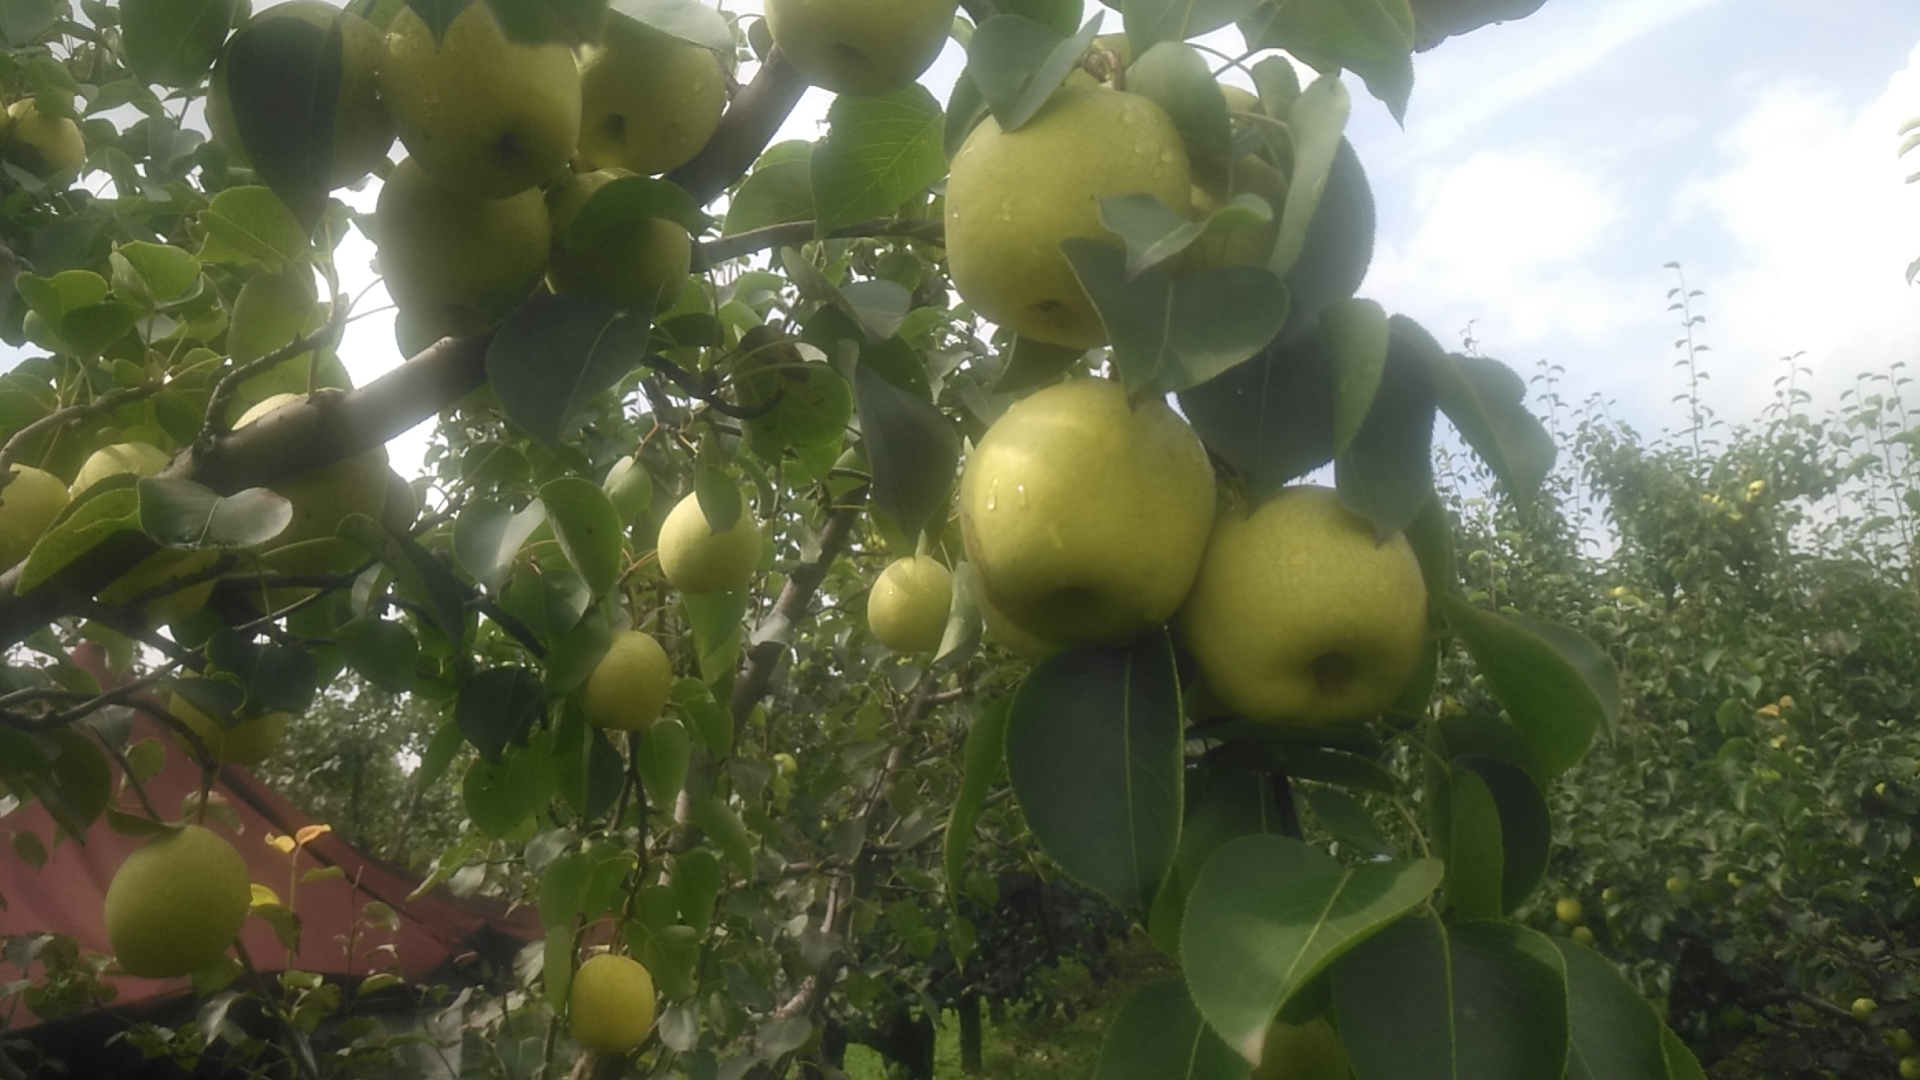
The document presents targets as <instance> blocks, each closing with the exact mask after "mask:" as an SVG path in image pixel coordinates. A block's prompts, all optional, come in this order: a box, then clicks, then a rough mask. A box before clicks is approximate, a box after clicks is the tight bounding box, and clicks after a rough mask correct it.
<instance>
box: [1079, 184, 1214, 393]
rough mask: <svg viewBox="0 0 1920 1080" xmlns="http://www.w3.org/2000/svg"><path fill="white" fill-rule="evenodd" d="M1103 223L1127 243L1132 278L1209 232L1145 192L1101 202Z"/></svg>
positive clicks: (1205, 227) (1184, 248)
mask: <svg viewBox="0 0 1920 1080" xmlns="http://www.w3.org/2000/svg"><path fill="white" fill-rule="evenodd" d="M1100 224H1102V225H1105V226H1106V227H1107V228H1108V229H1110V230H1112V231H1113V232H1114V233H1115V234H1116V235H1118V236H1119V237H1120V239H1122V240H1124V241H1126V244H1127V277H1129V278H1131V277H1133V276H1135V275H1137V274H1139V273H1140V272H1141V271H1143V270H1145V269H1146V268H1147V267H1149V266H1158V265H1160V264H1161V263H1164V262H1166V261H1167V260H1168V259H1171V258H1173V257H1174V256H1175V255H1178V254H1180V253H1181V252H1182V251H1185V250H1186V249H1187V246H1188V245H1189V244H1192V243H1193V242H1194V241H1195V240H1198V239H1199V238H1200V236H1201V235H1202V234H1203V233H1205V232H1206V231H1207V223H1206V222H1204V221H1194V220H1192V219H1190V218H1188V217H1187V216H1186V215H1185V214H1182V213H1180V212H1178V211H1176V210H1175V209H1174V208H1173V207H1171V206H1168V205H1167V204H1166V203H1163V202H1161V201H1160V197H1159V196H1158V195H1149V194H1147V193H1145V192H1141V193H1138V194H1134V195H1109V196H1107V197H1106V198H1104V199H1101V200H1100ZM1058 347H1059V346H1056V348H1058ZM1074 355H1075V356H1078V355H1080V354H1079V353H1077V352H1076V353H1075V354H1074Z"/></svg>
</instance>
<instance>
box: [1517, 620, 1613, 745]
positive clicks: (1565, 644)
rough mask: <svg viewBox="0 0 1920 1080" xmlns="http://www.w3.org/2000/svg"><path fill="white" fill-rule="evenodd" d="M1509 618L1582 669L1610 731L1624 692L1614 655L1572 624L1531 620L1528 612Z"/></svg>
mask: <svg viewBox="0 0 1920 1080" xmlns="http://www.w3.org/2000/svg"><path fill="white" fill-rule="evenodd" d="M1507 617H1508V618H1509V619H1511V620H1513V621H1514V622H1515V623H1518V624H1519V625H1521V626H1523V627H1525V628H1526V629H1527V630H1529V631H1531V632H1532V633H1533V634H1534V635H1536V636H1538V637H1540V638H1542V639H1544V640H1546V641H1547V642H1548V643H1549V644H1551V645H1552V646H1553V647H1554V648H1555V649H1556V650H1558V651H1559V653H1560V655H1561V656H1562V657H1565V658H1566V660H1567V662H1568V663H1570V664H1572V665H1573V666H1574V668H1575V670H1577V671H1579V672H1580V676H1581V678H1583V679H1585V680H1586V682H1587V685H1588V686H1589V687H1592V688H1593V693H1594V696H1595V697H1596V698H1598V699H1599V701H1600V711H1601V715H1603V716H1604V717H1605V718H1606V721H1607V729H1608V730H1609V731H1611V730H1612V729H1613V728H1614V726H1615V725H1616V724H1618V723H1619V722H1620V710H1621V709H1622V708H1623V707H1624V705H1623V702H1622V695H1623V693H1624V691H1623V690H1622V689H1621V685H1620V669H1619V668H1617V667H1615V666H1614V663H1613V658H1612V657H1610V656H1608V655H1607V653H1606V650H1604V649H1602V648H1601V647H1600V646H1598V645H1596V644H1594V642H1593V641H1592V639H1590V638H1588V637H1587V636H1586V635H1584V634H1582V633H1580V631H1578V630H1575V629H1573V628H1572V627H1570V626H1562V625H1560V624H1559V623H1553V622H1547V621H1546V620H1545V619H1530V618H1528V617H1526V616H1525V615H1509V616H1507Z"/></svg>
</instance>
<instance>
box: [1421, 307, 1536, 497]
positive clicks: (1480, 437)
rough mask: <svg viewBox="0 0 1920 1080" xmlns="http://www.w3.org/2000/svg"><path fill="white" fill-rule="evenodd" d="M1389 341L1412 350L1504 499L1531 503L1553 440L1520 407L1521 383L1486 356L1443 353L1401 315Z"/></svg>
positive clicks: (1444, 409)
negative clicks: (1422, 362) (1402, 344)
mask: <svg viewBox="0 0 1920 1080" xmlns="http://www.w3.org/2000/svg"><path fill="white" fill-rule="evenodd" d="M1392 327H1393V335H1394V338H1395V340H1397V341H1404V342H1406V343H1407V344H1408V345H1409V346H1411V347H1412V348H1413V349H1415V350H1416V352H1417V354H1418V355H1419V356H1420V358H1421V359H1422V360H1423V361H1425V363H1426V364H1427V367H1428V370H1429V371H1431V372H1432V375H1433V388H1434V394H1435V397H1436V399H1437V400H1438V401H1439V404H1440V410H1441V411H1442V412H1444V413H1446V414H1447V419H1448V420H1451V421H1452V422H1453V426H1454V428H1455V429H1457V430H1458V431H1459V432H1460V437H1461V438H1463V439H1465V440H1466V441H1467V445H1468V446H1471V447H1473V452H1474V453H1476V454H1478V455H1480V460H1482V461H1484V462H1486V463H1487V468H1489V469H1491V470H1493V475H1494V477H1495V478H1496V479H1497V480H1499V481H1500V486H1501V487H1502V488H1504V489H1505V490H1506V492H1507V496H1508V497H1509V498H1511V499H1512V500H1513V501H1514V503H1515V504H1516V505H1518V506H1520V507H1521V508H1523V509H1524V508H1526V507H1528V506H1530V505H1532V503H1533V500H1534V499H1535V498H1536V497H1538V495H1539V494H1540V486H1541V485H1542V484H1543V483H1545V482H1546V479H1547V475H1548V474H1549V473H1551V472H1552V471H1553V460H1554V455H1555V454H1556V452H1557V451H1556V449H1555V447H1554V445H1553V436H1551V435H1549V434H1548V433H1547V429H1546V425H1544V424H1542V423H1541V422H1540V421H1539V419H1537V418H1536V417H1535V416H1534V415H1533V414H1532V413H1530V412H1528V411H1527V410H1526V407H1525V406H1524V405H1523V404H1522V401H1523V399H1524V398H1525V397H1526V392H1527V387H1526V383H1525V382H1524V381H1522V380H1521V378H1520V376H1519V375H1517V374H1515V373H1514V371H1513V369H1512V368H1509V367H1507V366H1506V365H1505V364H1502V363H1500V362H1499V361H1498V360H1489V359H1487V358H1486V357H1475V356H1461V355H1458V354H1448V353H1447V352H1445V351H1444V350H1442V349H1441V348H1440V344H1439V342H1437V341H1435V340H1433V335H1431V334H1429V333H1427V331H1426V330H1425V329H1424V328H1422V327H1421V326H1420V325H1419V324H1418V323H1416V322H1414V321H1413V320H1411V319H1408V318H1406V317H1404V316H1398V315H1396V316H1394V318H1393V319H1392Z"/></svg>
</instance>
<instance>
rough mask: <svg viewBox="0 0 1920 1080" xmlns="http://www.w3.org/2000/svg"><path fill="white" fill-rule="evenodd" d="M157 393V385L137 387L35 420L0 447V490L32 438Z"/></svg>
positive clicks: (143, 384)
mask: <svg viewBox="0 0 1920 1080" xmlns="http://www.w3.org/2000/svg"><path fill="white" fill-rule="evenodd" d="M159 391H160V384H159V383H141V384H140V385H139V386H129V387H125V388H123V389H120V390H109V391H107V392H106V393H104V394H101V395H100V396H99V397H97V398H94V399H93V400H92V401H89V402H87V403H86V404H85V405H70V406H68V407H67V408H64V409H60V410H58V411H57V412H52V413H49V414H47V415H46V416H43V417H41V418H40V419H38V420H35V421H34V422H33V423H31V424H28V425H27V426H26V427H23V428H21V429H20V430H19V431H16V432H14V433H13V437H12V438H9V439H8V440H7V442H6V445H4V446H0V488H4V487H5V486H6V485H7V484H8V483H11V482H12V479H13V471H12V469H11V468H9V466H11V465H12V464H13V456H14V455H15V454H17V453H19V452H20V448H21V447H22V446H24V445H26V443H27V441H28V440H29V439H32V438H33V437H34V436H35V435H38V434H40V433H41V432H43V431H47V430H49V429H52V428H56V427H61V426H64V425H66V424H72V423H78V422H79V421H81V420H85V419H86V418H88V417H90V416H98V415H99V414H101V413H103V412H110V411H112V410H114V409H117V408H119V407H120V406H122V405H125V404H126V403H127V402H129V401H139V400H140V399H141V398H145V397H152V396H153V395H154V394H156V393H158V392H159Z"/></svg>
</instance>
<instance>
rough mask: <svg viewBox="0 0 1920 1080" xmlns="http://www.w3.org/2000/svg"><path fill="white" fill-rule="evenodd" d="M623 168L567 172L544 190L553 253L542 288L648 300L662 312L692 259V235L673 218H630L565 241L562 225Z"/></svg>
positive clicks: (621, 300)
mask: <svg viewBox="0 0 1920 1080" xmlns="http://www.w3.org/2000/svg"><path fill="white" fill-rule="evenodd" d="M632 175H633V173H631V172H628V171H627V170H625V169H596V170H594V171H593V172H590V173H579V174H576V175H571V176H568V177H566V178H565V179H563V180H561V181H560V182H559V183H557V184H555V185H554V187H553V190H552V191H550V192H548V194H547V205H548V207H549V209H550V212H551V215H552V218H553V255H552V258H551V259H550V260H549V261H548V263H547V287H548V288H550V289H552V290H553V291H554V292H556V293H579V294H582V295H585V296H598V297H600V298H601V299H603V300H611V301H612V302H614V303H616V304H619V305H621V306H623V307H625V306H627V305H630V304H637V303H640V302H641V301H643V300H644V301H649V302H651V303H652V304H653V309H654V310H655V311H666V310H667V309H668V308H671V307H672V306H673V305H674V302H675V301H677V300H679V299H680V292H681V290H682V289H684V288H685V287H686V284H687V270H688V268H689V267H690V266H691V265H692V263H693V238H692V237H690V236H688V235H687V230H686V228H685V227H684V226H682V225H681V224H680V223H679V222H677V221H672V220H669V219H667V218H660V217H650V218H636V219H630V220H627V221H622V222H619V223H617V224H614V225H609V226H607V227H606V228H604V229H600V230H598V231H596V232H594V233H593V234H592V235H589V236H584V237H580V238H579V239H578V240H573V241H570V239H569V237H568V235H567V230H568V229H570V228H571V227H572V226H573V220H574V218H575V217H577V216H579V214H580V208H581V207H583V206H585V205H586V204H587V200H588V199H591V198H592V197H593V193H594V192H596V191H599V190H600V189H601V188H603V187H605V186H607V185H608V184H610V183H612V182H613V181H615V180H618V179H620V178H621V177H623V176H632Z"/></svg>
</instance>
